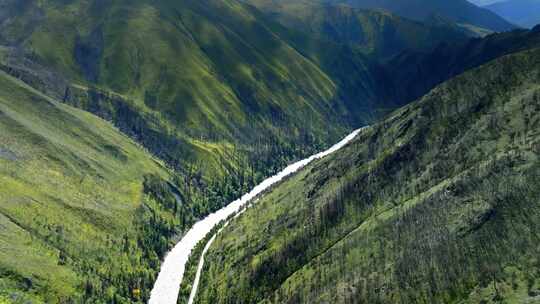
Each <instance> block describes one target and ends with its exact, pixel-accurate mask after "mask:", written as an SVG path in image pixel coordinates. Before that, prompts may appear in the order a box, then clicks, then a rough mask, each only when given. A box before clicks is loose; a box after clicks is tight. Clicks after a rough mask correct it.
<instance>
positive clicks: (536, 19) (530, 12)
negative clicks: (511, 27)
mask: <svg viewBox="0 0 540 304" xmlns="http://www.w3.org/2000/svg"><path fill="white" fill-rule="evenodd" d="M485 8H487V9H489V10H490V11H492V12H494V13H496V14H498V15H499V16H501V17H504V18H506V20H508V21H510V22H512V23H514V24H517V25H519V26H523V27H526V28H532V27H534V26H536V25H538V24H540V1H539V0H508V1H502V2H497V3H494V4H491V5H488V6H486V7H485Z"/></svg>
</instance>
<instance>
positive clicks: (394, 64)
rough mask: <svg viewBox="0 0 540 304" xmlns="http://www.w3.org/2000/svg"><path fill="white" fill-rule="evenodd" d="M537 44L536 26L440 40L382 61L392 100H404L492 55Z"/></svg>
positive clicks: (539, 38) (539, 31) (539, 37)
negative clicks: (428, 48)
mask: <svg viewBox="0 0 540 304" xmlns="http://www.w3.org/2000/svg"><path fill="white" fill-rule="evenodd" d="M536 47H540V27H536V28H534V29H533V30H531V31H528V30H514V31H512V32H507V33H499V34H492V35H489V36H487V37H485V38H481V39H480V38H478V39H470V40H468V41H466V42H463V43H442V44H441V45H439V46H438V47H437V48H435V49H434V50H433V51H431V52H410V51H405V52H403V53H401V54H400V55H398V56H396V57H394V58H392V59H391V60H390V61H389V62H388V63H387V64H386V65H385V70H386V74H387V75H388V76H387V79H388V80H387V86H388V90H395V91H393V92H392V93H389V95H390V96H392V97H391V98H394V103H395V104H401V105H404V104H407V103H409V102H410V101H412V100H415V99H417V98H419V97H421V96H423V95H424V94H426V93H427V92H429V91H430V90H431V89H432V88H433V87H434V86H436V85H438V84H440V83H442V82H444V81H446V80H448V79H450V78H451V77H454V76H456V75H459V74H461V73H463V72H464V71H466V70H469V69H472V68H475V67H478V66H480V65H482V64H484V63H486V62H488V61H490V60H493V59H495V58H498V57H501V56H504V55H507V54H511V53H515V52H519V51H523V50H527V49H531V48H536Z"/></svg>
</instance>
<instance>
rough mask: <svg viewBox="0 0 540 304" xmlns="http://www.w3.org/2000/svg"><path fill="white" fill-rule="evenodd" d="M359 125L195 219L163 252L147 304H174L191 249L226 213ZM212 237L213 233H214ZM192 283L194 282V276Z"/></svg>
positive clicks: (345, 141) (334, 148)
mask: <svg viewBox="0 0 540 304" xmlns="http://www.w3.org/2000/svg"><path fill="white" fill-rule="evenodd" d="M361 130H362V129H358V130H355V131H354V132H352V133H351V134H349V135H347V137H345V138H344V139H343V140H341V141H340V142H338V143H337V144H335V145H334V146H332V147H331V148H329V149H328V150H326V151H323V152H320V153H317V154H315V155H312V156H310V157H309V158H306V159H303V160H300V161H298V162H295V163H293V164H291V165H289V166H287V167H286V168H285V169H283V170H282V171H281V172H279V173H278V174H276V175H274V176H272V177H269V178H267V179H265V180H264V181H263V182H261V183H260V184H258V185H257V186H255V188H253V190H251V191H250V192H249V193H247V194H245V195H243V196H242V197H241V198H239V199H237V200H235V201H234V202H232V203H230V204H229V205H227V206H225V207H224V208H222V209H220V210H218V211H216V212H215V213H212V214H210V215H208V216H207V217H205V218H204V219H202V220H200V221H198V222H197V223H195V225H193V227H192V228H191V229H190V230H189V231H188V232H187V233H186V234H185V235H184V237H183V238H182V239H181V240H180V242H178V243H177V244H176V245H175V246H174V248H173V249H172V250H171V251H170V252H169V253H168V254H167V255H166V257H165V260H164V261H163V263H162V264H161V269H160V272H159V275H158V277H157V279H156V282H155V283H154V288H153V289H152V292H151V295H150V301H149V303H150V304H176V302H177V300H178V293H179V291H180V284H181V283H182V279H183V277H184V271H185V267H186V263H187V261H188V259H189V255H190V254H191V251H192V250H193V248H195V246H196V245H197V243H198V242H199V241H201V240H202V239H204V237H205V236H206V235H207V234H208V233H209V232H210V231H211V230H212V228H214V227H215V226H216V225H217V224H219V223H220V222H221V221H223V220H225V219H227V218H228V217H229V216H230V215H233V214H234V213H236V212H238V211H239V210H240V209H241V208H242V207H244V206H245V205H247V204H248V203H249V202H250V201H251V200H252V199H253V198H255V197H256V196H257V195H259V194H261V193H262V192H264V191H265V190H266V189H268V188H269V187H271V186H273V185H274V184H276V183H278V182H280V181H281V180H283V179H284V178H285V177H287V176H289V175H291V174H293V173H295V172H297V171H298V170H300V169H301V168H303V167H305V166H306V165H307V164H309V163H311V162H312V161H314V160H316V159H320V158H323V157H325V156H327V155H329V154H332V153H334V152H335V151H337V150H339V149H341V148H342V147H344V146H345V145H347V144H348V143H349V142H350V141H351V140H352V139H354V138H355V137H356V135H357V134H358V133H359V132H360V131H361ZM214 237H215V236H214ZM209 245H210V244H207V246H206V248H205V249H208V247H209ZM203 263H204V254H203V255H202V256H201V261H200V262H199V267H198V269H197V272H198V273H197V279H198V278H200V272H201V270H202V265H203ZM194 286H198V280H197V282H195V284H194ZM196 291H197V289H196V287H195V288H194V290H193V291H192V298H193V297H194V295H195V293H196Z"/></svg>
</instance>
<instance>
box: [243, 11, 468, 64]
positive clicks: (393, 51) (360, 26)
mask: <svg viewBox="0 0 540 304" xmlns="http://www.w3.org/2000/svg"><path fill="white" fill-rule="evenodd" d="M246 2H247V3H249V4H251V5H254V6H255V7H257V9H259V10H260V11H262V12H264V13H266V14H267V15H268V16H269V17H270V18H272V19H275V20H277V21H279V22H280V23H281V24H283V25H284V26H286V27H288V28H292V29H295V30H299V31H302V32H305V33H307V34H309V35H310V36H312V37H317V38H318V39H322V40H329V41H332V42H334V43H339V44H348V45H352V46H355V47H358V48H359V49H360V50H361V51H362V53H363V54H365V55H367V56H370V57H376V58H387V57H391V56H394V55H397V54H399V53H400V52H402V51H404V50H411V51H414V50H416V51H419V50H422V51H429V50H430V49H432V48H433V47H434V46H436V45H438V44H439V43H441V42H456V41H460V40H465V39H466V38H467V37H468V36H467V35H466V32H465V31H464V30H462V29H460V28H457V27H455V26H452V25H449V24H429V25H428V24H423V23H420V22H415V21H410V20H408V19H404V18H401V17H398V16H396V15H392V14H390V13H385V12H378V11H368V10H361V9H356V8H352V7H350V6H346V5H329V4H321V3H317V2H315V1H308V0H304V1H285V0H247V1H246Z"/></svg>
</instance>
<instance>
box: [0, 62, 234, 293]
mask: <svg viewBox="0 0 540 304" xmlns="http://www.w3.org/2000/svg"><path fill="white" fill-rule="evenodd" d="M184 180H185V177H182V176H179V175H177V174H173V173H171V171H169V170H168V169H167V168H166V167H165V166H164V165H163V164H162V163H161V161H158V160H157V159H155V158H154V157H153V156H151V155H150V154H149V153H148V152H146V151H145V150H144V149H143V148H142V147H141V146H139V145H138V144H136V143H134V142H133V141H132V140H131V139H129V138H127V137H126V136H125V135H123V134H122V133H120V132H119V131H118V130H117V129H115V128H114V127H113V126H112V125H110V124H109V123H107V122H105V121H103V120H101V119H99V118H97V117H95V116H93V115H91V114H88V113H86V112H83V111H81V110H77V109H74V108H72V107H69V106H66V105H63V104H61V103H59V102H58V101H54V100H52V99H51V98H49V97H46V96H45V95H43V94H41V93H39V92H38V91H36V90H34V89H33V88H31V87H29V86H27V85H26V84H24V83H23V82H21V81H19V80H17V79H15V78H12V77H10V76H8V75H7V74H5V73H4V72H0V227H1V229H0V248H1V250H0V302H2V303H4V302H3V300H4V298H6V299H10V301H9V302H11V301H13V302H14V303H28V302H27V301H32V302H31V303H74V302H75V303H80V302H85V301H88V302H87V303H98V302H101V301H106V302H109V303H112V301H115V303H125V302H126V301H131V302H139V301H140V302H144V301H145V299H146V298H147V297H148V294H149V292H150V288H151V287H152V285H153V282H154V278H155V275H156V274H157V271H158V269H159V263H160V260H161V259H162V258H163V255H164V254H165V252H166V251H167V250H168V248H169V241H170V240H171V238H172V237H173V236H175V235H176V234H178V233H181V232H182V230H184V229H186V228H188V227H189V226H191V225H192V224H193V222H194V219H195V218H197V217H199V216H201V213H202V212H206V211H204V210H205V208H208V207H207V204H208V200H210V199H211V195H210V194H209V193H201V192H200V191H199V190H197V189H190V188H188V187H186V185H185V183H184V182H183V181H184ZM217 195H223V194H219V193H218V194H217Z"/></svg>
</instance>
